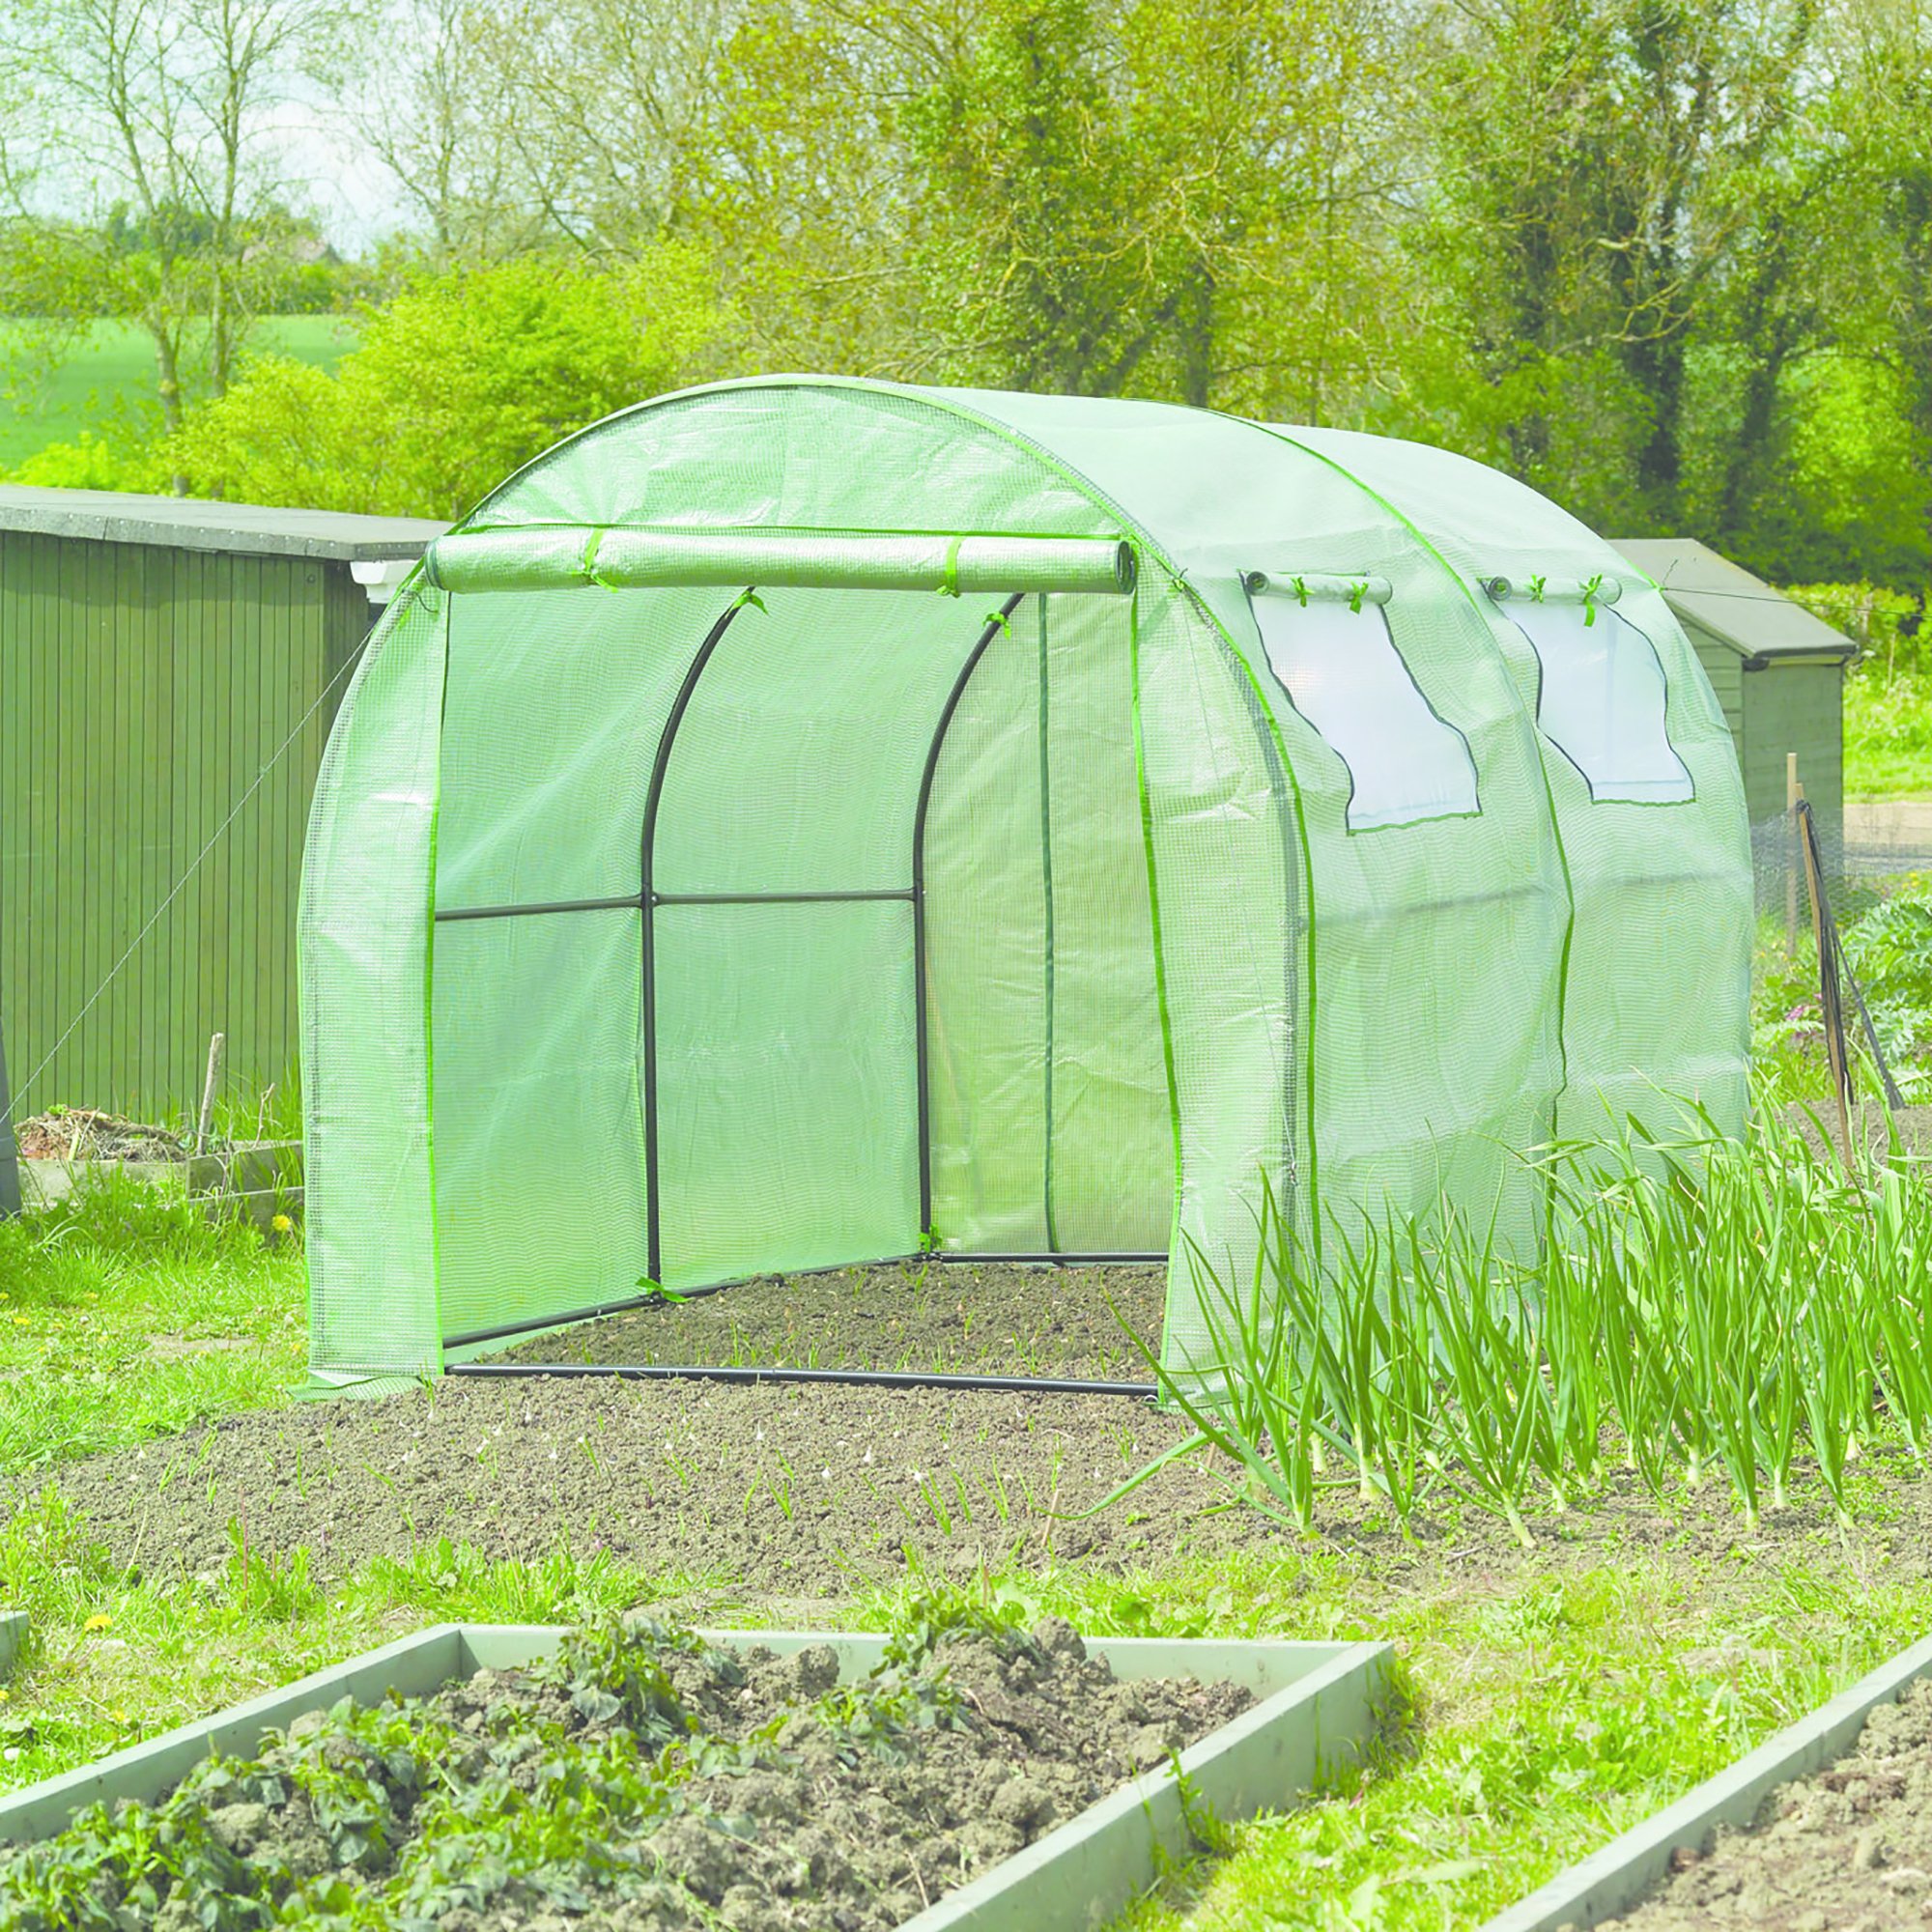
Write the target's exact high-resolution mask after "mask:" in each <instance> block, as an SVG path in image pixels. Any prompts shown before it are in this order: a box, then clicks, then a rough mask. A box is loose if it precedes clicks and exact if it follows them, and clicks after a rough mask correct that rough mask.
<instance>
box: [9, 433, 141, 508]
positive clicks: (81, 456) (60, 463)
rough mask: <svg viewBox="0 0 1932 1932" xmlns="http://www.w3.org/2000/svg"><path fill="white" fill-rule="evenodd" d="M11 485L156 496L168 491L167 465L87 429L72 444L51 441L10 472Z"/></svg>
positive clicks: (22, 460)
mask: <svg viewBox="0 0 1932 1932" xmlns="http://www.w3.org/2000/svg"><path fill="white" fill-rule="evenodd" d="M7 481H8V482H10V483H31V484H34V485H36V486H38V487H39V488H41V489H43V490H133V491H137V492H140V493H141V494H143V495H147V496H156V495H160V494H162V493H164V492H165V491H166V490H167V488H168V475H167V466H166V465H165V464H164V463H162V462H160V461H159V460H158V459H157V458H156V456H155V455H154V454H153V452H152V451H151V450H147V449H137V448H133V447H130V446H128V445H126V444H124V443H121V442H115V441H110V440H108V439H106V438H105V437H99V436H94V435H91V434H89V433H88V432H87V431H85V430H83V431H82V432H81V434H80V435H79V436H78V437H77V438H76V439H75V440H73V441H72V442H50V443H48V444H47V445H46V447H45V448H44V449H37V450H36V451H35V452H34V453H33V455H31V456H28V457H23V458H22V459H21V460H20V461H19V462H18V463H16V464H15V465H14V468H13V469H11V470H9V471H8V473H7Z"/></svg>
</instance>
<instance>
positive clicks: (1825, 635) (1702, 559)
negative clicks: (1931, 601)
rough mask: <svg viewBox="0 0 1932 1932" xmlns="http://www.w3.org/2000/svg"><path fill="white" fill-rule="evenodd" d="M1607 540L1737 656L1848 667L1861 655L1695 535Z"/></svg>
mask: <svg viewBox="0 0 1932 1932" xmlns="http://www.w3.org/2000/svg"><path fill="white" fill-rule="evenodd" d="M1610 542H1611V543H1612V544H1613V545H1614V546H1615V547H1616V549H1617V550H1618V551H1620V552H1621V553H1622V554H1624V555H1625V556H1626V557H1628V558H1629V559H1630V561H1631V562H1632V563H1634V564H1635V565H1636V567H1637V568H1638V569H1639V570H1640V571H1642V572H1643V573H1644V575H1645V576H1646V577H1649V578H1651V579H1653V580H1654V581H1655V582H1656V583H1657V585H1658V587H1659V589H1661V590H1662V592H1663V595H1664V599H1665V601H1666V602H1667V603H1668V604H1669V606H1670V608H1671V609H1672V610H1673V611H1676V612H1677V615H1678V617H1679V619H1680V620H1681V621H1683V622H1684V623H1687V624H1694V625H1695V626H1696V627H1697V629H1699V630H1700V631H1703V632H1706V633H1707V634H1708V635H1710V636H1711V637H1713V638H1715V639H1717V640H1718V641H1719V643H1720V644H1728V645H1729V646H1730V648H1731V649H1732V650H1734V651H1736V652H1737V653H1738V655H1739V656H1740V657H1743V658H1747V659H1760V660H1765V661H1776V660H1780V659H1803V658H1814V659H1815V658H1832V659H1837V660H1840V661H1843V660H1846V659H1850V658H1855V657H1857V656H1858V652H1859V647H1858V645H1857V644H1855V643H1854V642H1853V641H1852V639H1850V638H1848V637H1846V636H1845V635H1844V633H1843V632H1842V631H1834V630H1833V628H1832V627H1831V625H1829V624H1827V623H1826V622H1824V620H1823V619H1822V618H1818V617H1814V616H1813V615H1812V614H1811V612H1810V611H1807V610H1805V609H1804V606H1803V605H1802V604H1797V603H1794V602H1793V601H1792V600H1791V599H1790V598H1789V597H1787V596H1785V595H1784V593H1783V592H1782V591H1780V590H1776V589H1774V588H1773V587H1772V586H1771V585H1770V584H1769V583H1767V582H1765V581H1764V579H1763V578H1761V577H1753V576H1752V575H1751V574H1750V572H1749V571H1747V570H1746V569H1745V568H1744V567H1743V566H1742V565H1740V564H1735V563H1733V562H1731V561H1730V559H1729V558H1728V557H1723V556H1719V554H1718V553H1717V552H1716V551H1714V550H1712V549H1710V548H1709V547H1708V546H1707V545H1705V544H1700V543H1699V542H1697V540H1696V539H1695V538H1694V537H1612V538H1611V539H1610ZM1747 668H1749V667H1747Z"/></svg>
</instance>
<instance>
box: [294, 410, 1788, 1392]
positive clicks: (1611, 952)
mask: <svg viewBox="0 0 1932 1932" xmlns="http://www.w3.org/2000/svg"><path fill="white" fill-rule="evenodd" d="M1496 579H1503V580H1507V585H1506V586H1503V585H1498V586H1496V588H1495V590H1494V594H1492V590H1491V588H1489V587H1486V586H1489V585H1491V583H1492V581H1493V580H1496ZM1537 585H1542V586H1545V587H1546V588H1547V587H1548V586H1566V587H1565V588H1564V589H1562V590H1561V591H1560V592H1554V593H1552V594H1551V595H1550V596H1549V598H1548V601H1547V602H1545V601H1543V600H1540V599H1538V598H1537V596H1536V595H1535V587H1536V586H1537ZM1612 605H1614V616H1615V620H1616V621H1615V627H1614V629H1613V628H1612V626H1611V622H1610V611H1611V606H1612ZM1599 627H1601V632H1600V628H1599ZM1750 883H1751V873H1750V853H1749V845H1748V839H1747V830H1746V822H1745V811H1744V803H1743V790H1742V785H1741V782H1740V781H1739V777H1738V771H1737V765H1736V760H1735V756H1734V754H1733V753H1732V751H1731V748H1730V742H1729V738H1728V735H1727V734H1726V732H1725V730H1724V726H1723V722H1722V719H1721V717H1720V715H1719V712H1718V709H1717V705H1716V703H1715V700H1714V699H1713V697H1712V696H1711V693H1710V690H1709V687H1708V686H1707V684H1706V683H1705V681H1704V677H1703V673H1702V671H1701V670H1700V669H1699V668H1698V666H1697V662H1696V658H1695V655H1694V653H1693V652H1692V651H1691V650H1690V646H1689V644H1688V643H1687V642H1686V640H1685V639H1684V637H1683V635H1682V633H1681V632H1680V631H1679V630H1678V628H1677V626H1676V624H1675V622H1674V621H1673V620H1672V619H1671V617H1670V615H1669V613H1668V611H1667V610H1666V609H1665V607H1664V605H1663V602H1662V597H1661V596H1659V595H1658V594H1657V592H1656V590H1655V589H1654V587H1653V586H1652V585H1650V584H1648V583H1647V582H1645V581H1644V580H1643V579H1642V578H1641V577H1640V576H1638V575H1637V574H1636V573H1635V572H1634V571H1632V570H1631V569H1630V567H1629V566H1628V565H1627V564H1625V563H1623V562H1622V561H1621V559H1619V558H1617V557H1616V556H1615V555H1614V554H1612V553H1611V552H1610V551H1609V550H1608V549H1607V547H1606V546H1605V545H1603V544H1602V543H1601V542H1600V541H1599V540H1598V539H1597V538H1595V537H1593V536H1592V535H1591V534H1590V533H1589V532H1588V531H1586V530H1584V529H1582V528H1581V526H1577V524H1575V523H1574V522H1573V521H1572V520H1571V519H1569V518H1567V517H1565V516H1564V515H1563V514H1562V513H1561V512H1560V511H1558V510H1556V509H1555V508H1554V507H1553V506H1551V505H1549V504H1548V503H1547V502H1545V501H1543V500H1542V499H1541V498H1539V497H1535V496H1534V495H1533V494H1532V493H1530V492H1528V491H1526V490H1524V489H1522V488H1521V486H1520V485H1517V484H1514V483H1511V482H1509V481H1508V480H1507V479H1504V478H1502V477H1499V476H1496V475H1493V474H1492V473H1491V472H1489V471H1486V470H1483V469H1480V468H1479V467H1477V466H1474V465H1469V464H1465V463H1462V462H1461V461H1460V460H1459V459H1455V458H1451V457H1447V456H1444V455H1443V454H1442V453H1440V452H1438V451H1434V450H1428V449H1421V448H1417V447H1415V446H1412V445H1407V444H1402V443H1395V442H1388V441H1382V440H1376V439H1371V438H1358V437H1348V436H1342V435H1339V434H1337V433H1333V432H1317V431H1301V430H1279V429H1273V428H1269V427H1265V426H1263V425H1259V424H1254V423H1248V422H1243V421H1239V420H1237V419H1235V418H1232V417H1227V416H1221V415H1216V414H1213V413H1210V412H1203V411H1194V410H1187V409H1181V408H1178V407H1174V406H1170V405H1165V404H1156V403H1141V402H1123V401H1094V400H1089V399H1084V398H1065V397H1043V396H1021V395H1003V394H991V393H984V392H970V391H958V390H951V391H949V390H937V389H918V388H909V387H901V386H896V385H893V384H877V383H858V382H848V381H842V380H838V379H832V378H819V377H787V378H771V379H764V380H760V381H755V382H745V383H732V384H720V385H716V386H713V387H708V388H704V389H697V390H692V391H687V392H684V393H681V394H678V395H674V396H668V397H665V398H662V399H660V400H658V401H656V402H652V403H649V404H645V405H642V406H640V407H639V408H638V409H634V410H630V411H627V412H623V413H621V414H619V415H617V416H614V417H612V418H611V419H610V420H608V421H606V422H603V423H600V424H598V425H596V426H595V427H594V428H592V429H589V430H587V431H585V432H583V433H582V434H581V435H579V436H576V437H573V438H571V439H570V440H567V441H566V442H564V443H562V444H560V445H559V446H558V447H557V448H555V449H554V450H553V451H551V452H550V453H549V454H548V455H546V456H544V457H542V458H540V459H539V460H538V461H537V462H535V463H533V464H532V465H530V466H529V467H528V468H527V469H525V470H523V471H522V472H521V473H520V474H518V475H517V476H515V477H512V478H511V479H510V480H509V481H508V482H507V483H505V484H504V485H503V486H502V487H501V488H500V489H498V490H497V492H496V493H495V494H493V495H492V496H491V497H489V498H488V499H486V501H485V502H484V503H482V504H481V505H480V506H479V507H478V508H477V509H476V510H475V511H474V512H473V513H472V514H471V515H470V516H469V518H467V519H466V520H465V521H464V523H463V524H462V525H461V526H459V527H458V528H457V530H455V531H453V532H452V533H451V535H450V536H449V537H447V538H445V539H442V540H441V541H440V543H439V544H438V545H437V546H436V549H435V554H434V555H433V558H432V559H431V562H430V563H429V565H428V566H427V567H426V568H425V569H424V570H422V571H419V572H418V573H417V575H416V576H415V578H413V579H412V582H411V583H410V584H409V586H407V588H406V589H405V591H404V593H403V594H402V595H401V596H400V597H399V598H398V600H397V601H396V603H395V604H394V605H393V606H392V607H391V609H390V611H389V612H388V613H387V615H386V616H385V618H384V622H383V623H382V624H381V625H380V626H379V628H378V630H377V631H376V633H375V634H374V636H373V637H372V638H371V639H370V641H369V644H368V646H367V647H366V650H365V653H364V656H363V661H362V663H361V666H360V667H359V668H358V671H357V674H356V677H355V683H354V685H353V686H352V688H351V692H350V695H349V697H348V699H347V700H346V701H345V703H344V706H343V708H342V711H341V714H340V716H339V718H338V721H337V724H336V727H335V733H334V737H333V739H332V740H331V743H330V746H329V750H328V753H327V759H326V762H325V766H324V770H323V775H322V780H321V783H320V785H319V787H318V790H317V794H316V800H315V806H314V811H313V816H312V820H311V824H310V830H309V841H308V850H307V859H306V865H305V870H304V879H303V892H302V900H301V914H300V937H301V946H302V1043H303V1069H304V1081H305V1085H304V1098H305V1102H306V1105H307V1137H308V1150H307V1151H308V1169H307V1178H308V1194H307V1201H306V1208H307V1227H308V1241H309V1252H310V1261H311V1279H312V1363H313V1368H314V1371H315V1373H316V1375H317V1376H318V1377H319V1378H321V1379H323V1380H324V1381H326V1382H328V1383H331V1384H335V1385H342V1384H349V1383H355V1382H357V1381H364V1380H369V1379H371V1378H388V1377H396V1376H423V1375H431V1374H434V1373H436V1372H437V1371H438V1370H439V1369H440V1366H441V1364H442V1361H443V1358H444V1351H445V1350H451V1349H459V1348H468V1347H474V1346H476V1345H477V1344H479V1343H480V1342H482V1341H484V1340H487V1339H491V1338H494V1337H496V1336H497V1335H502V1334H507V1333H512V1332H516V1331H517V1330H520V1329H529V1328H535V1327H540V1326H544V1325H547V1324H551V1323H554V1322H557V1321H566V1320H570V1319H573V1318H576V1317H580V1316H582V1315H583V1314H585V1313H587V1312H590V1311H594V1310H597V1309H600V1308H605V1307H609V1306H611V1305H612V1304H616V1303H622V1302H625V1301H629V1300H632V1299H635V1298H636V1297H637V1296H638V1295H639V1293H640V1292H642V1291H643V1290H644V1289H645V1288H646V1287H648V1285H650V1284H662V1285H664V1286H666V1287H668V1288H671V1289H688V1288H693V1287H697V1286H704V1285H710V1284H715V1283H719V1282H724V1281H728V1280H733V1279H736V1278H738V1277H741V1276H744V1275H748V1274H752V1273H760V1272H765V1271H777V1270H786V1269H800V1268H809V1267H817V1266H827V1265H834V1264H845V1263H854V1262H866V1261H872V1260H879V1259H885V1258H889V1257H895V1256H902V1255H906V1254H910V1253H914V1252H917V1251H919V1250H921V1249H923V1248H928V1247H936V1248H939V1249H943V1250H951V1251H957V1252H965V1253H971V1252H976V1251H977V1252H984V1253H1000V1254H1009V1255H1010V1254H1016V1253H1017V1254H1030V1255H1040V1256H1049V1255H1054V1254H1082V1255H1095V1254H1139V1253H1161V1254H1166V1255H1168V1256H1169V1257H1170V1267H1169V1295H1168V1317H1167V1327H1166V1335H1165V1340H1164V1354H1165V1358H1166V1361H1167V1363H1168V1365H1169V1366H1170V1367H1171V1368H1173V1369H1175V1370H1177V1371H1178V1372H1188V1371H1194V1372H1199V1373H1203V1374H1207V1373H1210V1372H1211V1370H1212V1369H1213V1368H1214V1367H1215V1366H1217V1365H1216V1364H1214V1363H1213V1361H1212V1359H1211V1353H1210V1351H1209V1350H1208V1336H1207V1328H1206V1325H1205V1324H1204V1321H1203V1319H1202V1315H1201V1309H1200V1303H1199V1296H1200V1295H1201V1293H1204V1292H1211V1291H1208V1290H1204V1281H1205V1280H1206V1279H1207V1276H1206V1275H1205V1274H1204V1271H1203V1270H1202V1269H1201V1268H1200V1267H1199V1266H1198V1265H1197V1263H1198V1262H1199V1261H1205V1262H1206V1263H1207V1264H1208V1270H1210V1271H1211V1273H1212V1274H1213V1275H1216V1276H1218V1277H1219V1278H1220V1279H1222V1280H1231V1279H1232V1280H1244V1279H1245V1278H1246V1276H1247V1274H1248V1272H1249V1270H1250V1269H1251V1268H1252V1265H1253V1262H1254V1254H1255V1246H1256V1239H1257V1233H1256V1231H1257V1221H1258V1215H1259V1213H1260V1208H1261V1202H1262V1198H1263V1191H1264V1185H1265V1186H1266V1187H1267V1188H1269V1189H1271V1190H1272V1193H1273V1195H1274V1197H1275V1199H1276V1201H1277V1202H1278V1203H1279V1204H1280V1205H1281V1207H1282V1208H1283V1210H1284V1212H1285V1214H1286V1216H1287V1219H1288V1223H1289V1225H1290V1226H1291V1227H1292V1229H1293V1236H1294V1238H1295V1239H1296V1241H1297V1242H1298V1243H1300V1244H1301V1245H1302V1247H1303V1249H1304V1251H1305V1253H1306V1254H1307V1255H1308V1256H1309V1257H1311V1258H1312V1259H1313V1260H1314V1261H1315V1262H1316V1263H1317V1264H1319V1262H1320V1258H1321V1255H1322V1253H1323V1251H1324V1248H1325V1247H1326V1246H1327V1244H1329V1243H1331V1242H1333V1241H1335V1240H1337V1239H1339V1238H1347V1237H1348V1236H1349V1235H1350V1231H1351V1229H1352V1228H1353V1227H1354V1226H1356V1225H1358V1224H1359V1218H1360V1217H1361V1216H1364V1215H1376V1214H1378V1213H1380V1212H1381V1211H1382V1210H1383V1209H1384V1208H1389V1207H1393V1208H1398V1209H1401V1210H1402V1211H1404V1212H1410V1213H1421V1214H1425V1215H1426V1214H1428V1213H1431V1212H1433V1211H1435V1210H1436V1209H1437V1208H1439V1207H1440V1206H1441V1205H1442V1204H1444V1203H1448V1204H1453V1205H1455V1206H1457V1207H1460V1208H1463V1209H1465V1210H1467V1211H1470V1212H1472V1213H1477V1214H1480V1215H1483V1216H1484V1217H1486V1218H1487V1217H1488V1216H1489V1215H1491V1214H1492V1213H1493V1214H1494V1215H1495V1217H1496V1225H1497V1228H1498V1233H1499V1236H1500V1238H1502V1239H1505V1240H1508V1241H1511V1242H1514V1243H1519V1244H1523V1243H1533V1242H1534V1241H1535V1240H1536V1239H1537V1238H1538V1230H1539V1227H1540V1225H1541V1214H1542V1206H1543V1204H1542V1202H1541V1199H1540V1196H1539V1189H1540V1185H1541V1182H1540V1180H1539V1178H1538V1175H1537V1172H1536V1170H1535V1168H1534V1167H1533V1165H1531V1164H1529V1163H1525V1162H1524V1161H1523V1160H1522V1158H1521V1155H1522V1153H1523V1152H1524V1151H1527V1150H1530V1149H1533V1148H1536V1147H1539V1146H1542V1145H1545V1144H1547V1143H1548V1141H1549V1140H1550V1139H1551V1137H1552V1136H1553V1135H1557V1134H1567V1133H1570V1132H1577V1131H1581V1132H1601V1131H1603V1130H1604V1129H1605V1127H1606V1126H1609V1125H1611V1124H1613V1123H1614V1122H1618V1121H1621V1120H1623V1119H1624V1118H1627V1117H1629V1116H1632V1115H1635V1116H1637V1117H1638V1118H1646V1117H1650V1118H1654V1119H1656V1120H1657V1121H1659V1122H1660V1123H1662V1122H1663V1121H1665V1120H1668V1119H1670V1118H1672V1117H1673V1115H1674V1110H1675V1107H1676V1105H1677V1100H1678V1097H1679V1096H1682V1097H1686V1098H1692V1099H1696V1100H1698V1101H1701V1102H1702V1103H1703V1104H1704V1105H1705V1106H1706V1107H1707V1108H1708V1109H1709V1110H1710V1111H1711V1113H1712V1115H1713V1117H1714V1118H1715V1119H1716V1120H1717V1122H1719V1125H1720V1126H1723V1127H1725V1128H1728V1129H1731V1130H1736V1129H1738V1128H1740V1127H1741V1126H1742V1123H1743V1117H1744V1107H1745V1079H1746V1056H1747V1039H1748V1029H1747V985H1748V960H1749V940H1750Z"/></svg>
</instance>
